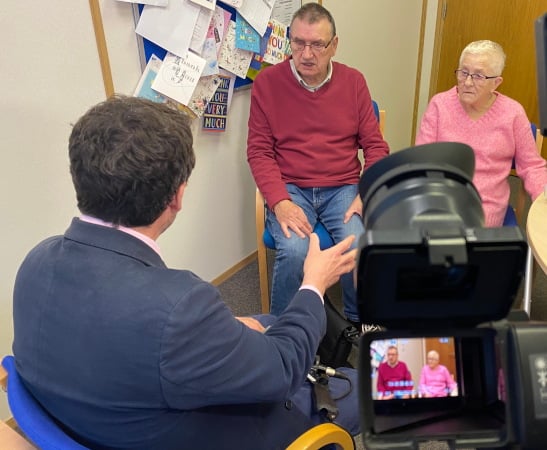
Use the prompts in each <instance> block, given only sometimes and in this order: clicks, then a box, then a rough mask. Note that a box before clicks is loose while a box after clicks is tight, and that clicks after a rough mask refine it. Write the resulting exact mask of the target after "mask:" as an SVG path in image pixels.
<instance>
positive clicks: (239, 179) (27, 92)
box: [0, 0, 421, 419]
mask: <svg viewBox="0 0 547 450" xmlns="http://www.w3.org/2000/svg"><path fill="white" fill-rule="evenodd" d="M323 4H324V5H325V6H326V7H327V8H329V9H330V10H331V11H332V12H333V14H334V16H335V19H336V21H337V26H338V32H339V36H340V45H339V47H338V53H337V60H339V61H342V62H345V63H347V64H349V65H352V66H355V67H357V68H359V69H360V70H362V71H363V73H364V74H365V76H366V77H367V80H368V83H369V85H370V89H371V91H372V95H373V97H374V98H375V99H377V100H378V101H379V102H380V105H381V107H382V108H385V109H386V110H387V125H386V127H387V129H386V139H387V140H388V142H389V143H390V145H391V147H392V149H394V150H398V149H400V148H403V147H405V146H408V145H409V142H410V135H411V133H410V127H411V121H412V104H413V98H414V82H415V81H414V80H415V72H416V56H417V46H418V30H419V18H420V8H421V0H368V1H366V2H363V1H362V0H344V1H343V2H342V1H334V0H325V1H324V2H323ZM101 8H102V13H103V20H104V25H105V30H106V34H107V41H108V51H109V54H110V55H109V56H110V62H111V66H112V72H113V77H114V87H115V90H116V91H117V92H120V93H124V94H131V93H132V92H133V89H134V86H135V85H136V83H137V81H138V79H139V76H140V65H139V59H138V52H137V49H136V39H135V34H134V23H133V16H132V12H131V6H130V5H129V4H127V3H124V2H117V1H115V0H101ZM0 38H1V40H2V42H3V43H4V46H3V47H2V62H1V70H0V85H1V86H2V88H3V89H2V90H3V92H2V102H1V103H0V110H1V117H2V120H1V121H0V135H1V136H2V139H1V141H0V142H1V143H0V150H1V154H2V158H3V164H2V166H1V169H0V170H1V174H0V188H1V189H0V206H1V207H2V229H1V231H2V235H3V239H2V242H3V245H2V249H3V255H2V258H1V260H0V356H2V355H5V354H7V353H11V342H12V338H13V328H12V318H11V317H12V289H13V282H14V278H15V274H16V271H17V268H18V266H19V264H20V263H21V261H22V259H23V258H24V256H25V255H26V253H27V252H28V251H29V250H30V248H32V247H33V246H34V245H35V244H36V243H37V242H38V241H40V240H41V239H43V238H45V237H47V236H50V235H52V234H60V233H62V232H63V231H64V230H65V229H66V227H67V225H68V223H69V221H70V220H71V218H72V217H73V216H74V215H77V213H78V211H77V209H76V207H75V196H74V193H73V188H72V184H71V181H70V176H69V172H68V157H67V138H68V135H69V133H70V124H71V123H73V122H74V121H75V120H77V119H78V117H80V116H81V115H82V114H83V113H84V112H85V111H86V110H87V109H88V108H89V107H90V106H92V105H94V104H95V103H97V102H99V101H101V100H103V99H104V98H105V93H104V88H103V82H102V77H101V71H100V65H99V59H98V55H97V49H96V44H95V37H94V33H93V27H92V21H91V15H90V11H89V5H88V2H85V1H75V2H66V1H61V0H51V1H49V2H42V1H38V2H35V1H32V2H31V1H27V2H25V1H23V2H12V1H2V2H0ZM248 108H249V91H241V92H237V93H236V94H235V96H234V99H233V103H232V106H231V110H230V114H229V117H228V125H227V131H226V132H225V133H222V134H211V135H209V134H206V133H202V132H201V131H200V130H199V129H198V123H196V124H195V127H194V128H195V129H194V131H195V149H196V154H197V165H196V169H195V171H194V173H193V175H192V177H191V178H190V183H189V187H188V189H187V191H186V196H185V199H184V205H183V210H182V212H181V214H180V215H179V218H178V220H177V221H176V222H175V224H174V225H173V226H172V227H171V229H170V230H169V231H168V232H167V233H166V234H165V235H164V236H162V237H161V238H160V240H159V244H160V246H161V248H162V252H163V255H164V259H165V260H166V262H167V264H168V265H170V266H172V267H176V268H188V269H190V270H192V271H194V272H195V273H197V274H198V275H200V276H201V277H203V278H204V279H207V280H211V279H213V278H215V277H217V276H219V275H221V274H222V273H223V272H225V271H226V270H227V269H229V268H230V267H232V266H233V265H235V264H237V263H238V262H239V261H241V260H242V259H243V258H245V257H246V256H248V255H249V254H251V253H252V252H253V251H255V249H256V245H255V230H254V182H253V180H252V177H251V175H250V173H249V170H248V167H247V163H246V159H245V146H246V137H247V117H248ZM257 295H258V293H257ZM9 415H10V414H9V411H8V408H7V404H6V401H5V398H4V396H1V395H0V419H2V418H6V417H9Z"/></svg>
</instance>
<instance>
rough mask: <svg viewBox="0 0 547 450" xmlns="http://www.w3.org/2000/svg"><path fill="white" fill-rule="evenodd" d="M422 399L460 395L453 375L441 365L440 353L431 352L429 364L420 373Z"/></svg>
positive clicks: (428, 357)
mask: <svg viewBox="0 0 547 450" xmlns="http://www.w3.org/2000/svg"><path fill="white" fill-rule="evenodd" d="M419 395H420V397H447V396H449V395H450V396H454V395H458V385H457V384H456V382H455V381H454V378H453V377H452V375H450V372H449V371H448V369H447V368H446V366H443V365H442V364H439V353H438V352H436V351H435V350H431V351H430V352H428V353H427V364H426V365H425V366H424V367H423V368H422V372H421V373H420V385H419Z"/></svg>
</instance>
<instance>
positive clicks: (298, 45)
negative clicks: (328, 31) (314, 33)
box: [291, 36, 334, 53]
mask: <svg viewBox="0 0 547 450" xmlns="http://www.w3.org/2000/svg"><path fill="white" fill-rule="evenodd" d="M333 40H334V36H333V37H332V39H331V40H330V41H329V42H327V43H326V44H323V43H322V42H312V43H311V44H306V43H305V42H304V41H302V40H300V39H291V47H292V51H293V52H303V51H304V49H305V48H306V47H309V48H310V50H311V51H312V52H314V53H322V52H324V51H325V50H326V49H327V47H328V46H329V45H330V43H331V42H332V41H333Z"/></svg>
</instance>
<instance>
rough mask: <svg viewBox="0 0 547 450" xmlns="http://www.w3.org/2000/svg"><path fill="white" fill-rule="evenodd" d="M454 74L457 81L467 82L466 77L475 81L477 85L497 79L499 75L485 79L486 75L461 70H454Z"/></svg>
mask: <svg viewBox="0 0 547 450" xmlns="http://www.w3.org/2000/svg"><path fill="white" fill-rule="evenodd" d="M454 73H455V74H456V78H457V79H458V81H467V77H471V79H472V80H473V81H476V82H478V83H484V82H485V81H486V80H490V79H492V78H498V76H499V75H496V76H494V77H487V76H486V75H483V74H482V73H469V72H468V71H467V70H462V69H456V70H455V71H454Z"/></svg>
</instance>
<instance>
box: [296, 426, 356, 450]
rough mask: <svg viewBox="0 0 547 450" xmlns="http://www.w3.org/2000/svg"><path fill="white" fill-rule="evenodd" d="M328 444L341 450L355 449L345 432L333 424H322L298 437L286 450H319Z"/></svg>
mask: <svg viewBox="0 0 547 450" xmlns="http://www.w3.org/2000/svg"><path fill="white" fill-rule="evenodd" d="M328 444H338V445H339V446H340V447H341V448H342V450H354V449H355V442H354V441H353V438H352V437H351V435H350V434H349V433H348V432H347V431H346V430H344V429H343V428H341V427H339V426H338V425H335V424H333V423H322V424H321V425H316V426H315V427H313V428H310V429H309V430H308V431H306V432H305V433H303V434H301V435H300V436H298V438H296V440H294V441H293V442H292V444H291V445H289V446H288V447H287V450H319V449H320V448H321V447H324V446H325V445H328Z"/></svg>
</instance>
